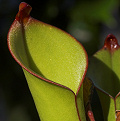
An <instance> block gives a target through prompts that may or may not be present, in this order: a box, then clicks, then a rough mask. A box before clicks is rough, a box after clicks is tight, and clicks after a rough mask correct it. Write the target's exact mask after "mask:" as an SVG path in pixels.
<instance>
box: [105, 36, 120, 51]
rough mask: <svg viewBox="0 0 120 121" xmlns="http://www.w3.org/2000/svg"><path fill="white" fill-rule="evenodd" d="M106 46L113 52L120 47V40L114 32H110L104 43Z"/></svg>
mask: <svg viewBox="0 0 120 121" xmlns="http://www.w3.org/2000/svg"><path fill="white" fill-rule="evenodd" d="M104 48H105V49H108V50H109V51H110V52H113V51H114V50H116V49H118V48H119V44H118V41H117V39H116V37H115V36H114V35H113V34H109V35H108V36H107V37H106V39H105V43H104Z"/></svg>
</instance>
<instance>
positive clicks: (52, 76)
mask: <svg viewBox="0 0 120 121" xmlns="http://www.w3.org/2000/svg"><path fill="white" fill-rule="evenodd" d="M30 11H31V7H30V6H29V5H28V4H26V3H21V4H20V6H19V12H18V14H17V15H16V19H15V20H14V22H13V24H12V26H11V28H10V30H9V33H8V47H9V50H10V52H11V54H12V56H13V57H14V59H15V60H16V61H17V62H18V63H19V64H20V65H21V66H22V68H23V71H24V73H25V77H26V79H27V82H28V85H29V88H30V91H31V93H32V96H33V98H34V101H35V104H36V107H37V110H38V113H39V115H40V117H41V120H45V121H46V120H49V121H55V120H57V121H63V120H64V121H69V120H71V121H78V120H80V119H81V120H82V121H85V120H86V119H85V112H84V106H83V105H84V104H83V88H81V89H80V87H81V85H82V82H83V80H84V76H85V73H86V69H87V54H86V52H85V50H84V48H83V46H82V45H81V44H80V43H79V42H77V41H76V40H75V39H74V38H73V37H72V36H70V35H69V34H67V33H66V32H64V31H62V30H60V29H58V28H56V27H53V26H51V25H48V24H45V23H43V22H40V21H38V20H36V19H34V18H32V17H30V15H29V13H30ZM79 91H80V92H81V93H80V95H78V92H79ZM78 102H79V103H80V106H78V105H77V103H78ZM81 105H82V106H81Z"/></svg>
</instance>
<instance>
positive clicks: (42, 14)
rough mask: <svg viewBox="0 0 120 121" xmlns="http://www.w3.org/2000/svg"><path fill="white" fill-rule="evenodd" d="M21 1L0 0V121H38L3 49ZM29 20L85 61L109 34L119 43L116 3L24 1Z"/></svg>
mask: <svg viewBox="0 0 120 121" xmlns="http://www.w3.org/2000/svg"><path fill="white" fill-rule="evenodd" d="M20 2H22V1H21V0H0V121H39V117H38V114H37V111H36V109H35V105H34V102H33V99H32V96H31V94H30V91H29V88H28V85H27V82H26V80H25V77H24V74H23V72H22V69H21V67H20V66H19V65H18V64H17V63H16V62H15V60H14V59H13V58H12V56H11V55H10V53H9V50H8V47H7V33H8V30H9V28H10V25H11V24H12V22H13V20H14V19H15V16H16V14H17V12H18V8H19V4H20ZM24 2H27V3H28V4H30V5H31V6H32V8H33V9H32V12H31V16H32V17H34V18H36V19H38V20H40V21H43V22H45V23H48V24H51V25H54V26H56V27H59V28H61V29H63V30H65V31H67V32H68V33H70V34H71V35H72V36H74V37H75V38H76V39H77V40H79V41H80V42H81V43H82V44H83V46H84V47H85V49H86V51H87V53H88V55H89V57H90V56H91V55H92V54H94V53H95V52H96V51H97V50H98V49H100V48H101V47H102V46H103V43H104V40H105V38H106V36H107V35H108V34H109V33H113V34H114V35H115V36H116V38H117V39H118V40H119V41H120V4H119V0H24Z"/></svg>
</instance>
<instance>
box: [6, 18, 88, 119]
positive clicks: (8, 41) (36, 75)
mask: <svg viewBox="0 0 120 121" xmlns="http://www.w3.org/2000/svg"><path fill="white" fill-rule="evenodd" d="M16 21H18V20H17V19H15V20H14V21H13V23H12V25H11V27H10V29H9V31H8V35H7V44H8V49H9V51H10V53H11V55H12V57H13V58H14V59H15V61H16V62H17V63H18V64H19V65H20V66H21V67H22V68H24V69H25V70H26V71H27V72H29V73H30V74H32V75H34V76H35V77H37V78H39V79H41V80H43V81H46V82H49V83H52V84H54V85H57V86H60V87H63V88H65V89H68V90H70V91H71V92H72V93H73V94H74V96H75V104H76V110H77V113H78V118H79V121H81V119H80V114H79V111H78V105H77V95H78V92H79V90H80V87H81V85H82V83H83V81H84V78H85V75H86V72H87V69H88V55H87V52H86V51H85V49H84V47H83V45H82V44H81V43H80V42H79V41H77V40H76V39H75V38H74V37H73V36H71V35H70V34H68V33H67V32H65V31H63V30H61V29H59V28H57V27H55V26H54V27H55V28H57V29H59V30H61V31H63V32H64V33H66V34H67V35H69V36H70V37H72V38H73V39H74V40H75V41H76V42H78V43H79V44H80V46H81V47H82V48H83V50H84V52H85V56H86V68H85V71H84V74H83V77H82V80H81V82H80V84H79V87H78V90H77V92H76V94H75V93H74V92H73V91H72V90H71V89H70V88H68V87H66V86H64V85H62V84H58V83H56V82H53V81H51V80H48V79H45V78H43V77H41V76H39V75H38V74H36V73H34V72H32V71H31V70H29V69H28V68H27V67H25V66H24V65H23V64H22V63H21V62H20V61H19V60H18V59H17V58H16V56H15V55H14V53H13V52H12V50H11V48H10V40H9V33H10V31H11V29H12V26H13V24H14V23H15V22H16ZM37 21H38V20H37ZM39 22H41V21H39ZM42 23H44V22H42ZM44 24H46V23H44ZM47 25H49V24H47ZM51 26H52V25H51ZM52 27H53V26H52Z"/></svg>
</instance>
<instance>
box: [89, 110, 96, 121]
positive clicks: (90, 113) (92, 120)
mask: <svg viewBox="0 0 120 121" xmlns="http://www.w3.org/2000/svg"><path fill="white" fill-rule="evenodd" d="M88 117H89V119H90V121H95V119H94V115H93V112H92V111H88Z"/></svg>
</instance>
